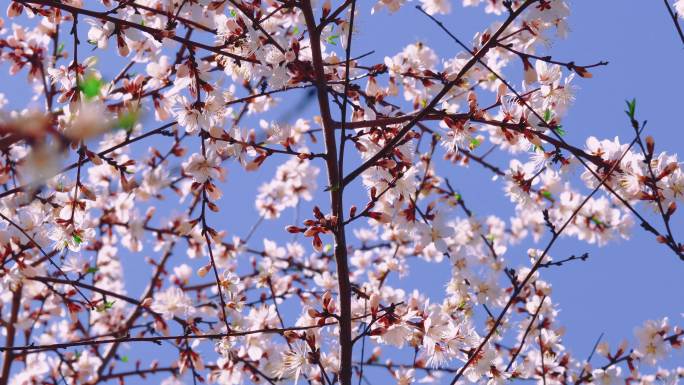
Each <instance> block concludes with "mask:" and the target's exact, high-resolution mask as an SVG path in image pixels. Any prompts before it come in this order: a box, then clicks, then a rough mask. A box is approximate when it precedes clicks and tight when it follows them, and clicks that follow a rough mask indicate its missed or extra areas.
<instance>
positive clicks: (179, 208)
mask: <svg viewBox="0 0 684 385" xmlns="http://www.w3.org/2000/svg"><path fill="white" fill-rule="evenodd" d="M115 3H118V4H115ZM409 3H410V1H406V0H379V1H374V2H372V3H369V4H366V3H364V2H361V1H354V0H348V1H332V0H325V1H318V2H316V1H310V0H301V1H277V0H265V1H245V0H231V1H227V2H226V1H217V0H213V1H185V0H171V1H162V0H138V1H119V2H111V1H109V0H102V1H101V2H93V3H91V2H85V1H82V0H71V1H56V0H11V1H10V2H9V4H8V8H7V19H6V20H5V19H0V63H1V64H2V65H4V66H7V67H8V68H9V73H10V75H12V76H25V77H26V81H27V82H28V84H29V85H30V92H32V95H33V100H32V101H31V102H30V103H29V104H28V105H29V107H26V108H22V107H16V106H14V105H10V101H8V100H7V95H4V94H0V109H2V111H1V112H0V150H1V151H0V185H1V189H0V223H2V225H0V305H1V306H0V311H1V314H2V317H1V318H2V321H1V322H0V328H1V329H2V337H1V338H0V345H1V348H0V355H2V367H0V385H6V384H13V385H25V384H38V383H50V384H56V383H61V382H64V383H67V384H97V383H104V382H108V381H119V382H120V383H126V382H127V381H128V382H129V383H130V382H135V381H140V378H142V379H145V380H146V381H149V379H148V378H154V380H155V381H161V382H162V383H163V384H165V385H175V384H181V383H189V382H191V381H192V382H197V381H200V382H209V383H216V384H242V383H271V384H274V383H279V382H287V381H291V382H294V383H299V382H305V381H306V382H309V383H310V384H323V385H326V384H327V385H332V384H335V383H337V382H339V383H340V384H342V385H350V384H351V383H352V378H353V377H354V376H358V377H359V381H361V380H364V379H365V380H366V381H368V380H369V379H371V380H373V379H376V378H378V379H380V381H382V383H390V382H396V383H398V384H402V385H408V384H411V383H422V382H434V383H452V384H455V383H463V382H470V383H482V384H485V383H486V384H488V385H500V384H504V383H507V382H510V381H523V380H529V381H535V382H537V383H538V384H543V385H568V384H574V385H580V384H587V385H592V384H597V385H612V384H620V383H632V384H634V383H637V384H642V385H651V384H667V385H674V384H676V383H677V382H678V381H679V379H680V378H682V377H684V368H682V367H678V368H673V369H663V368H661V367H660V366H661V364H663V365H664V363H666V362H667V359H668V357H669V355H670V353H672V351H674V350H676V349H681V347H682V346H683V344H684V330H683V329H682V328H681V327H679V326H674V325H670V321H669V320H668V319H667V318H664V319H661V320H649V321H646V322H645V323H644V324H643V326H642V327H639V328H637V329H636V332H635V338H634V343H633V344H631V345H630V344H629V343H627V342H625V343H623V344H620V345H619V346H617V347H611V346H609V345H608V344H607V343H601V344H598V345H597V347H596V350H595V352H596V354H597V355H598V356H600V357H601V361H599V360H598V357H597V359H596V360H594V361H593V362H590V360H588V359H585V358H584V357H575V356H574V355H572V354H571V352H570V349H568V348H567V347H566V345H565V343H566V341H565V340H564V335H565V326H564V325H561V324H560V321H559V319H558V314H559V308H560V305H559V304H558V303H556V302H554V300H553V294H554V293H553V286H552V283H551V282H550V281H549V280H548V279H546V278H545V277H543V275H544V274H542V273H543V272H544V271H545V270H544V269H550V268H554V269H555V268H559V267H560V266H561V265H563V264H564V263H571V262H572V261H574V260H577V259H581V260H584V259H587V258H588V256H587V255H583V256H581V257H574V256H573V257H571V258H567V259H561V260H554V259H552V258H551V257H550V255H549V250H550V249H551V247H552V246H553V245H554V243H555V242H556V240H557V239H559V238H560V237H572V238H576V239H577V240H579V241H582V242H584V243H589V244H597V245H599V246H604V245H608V244H610V243H611V242H612V241H614V240H615V239H619V238H623V239H627V238H628V237H629V235H630V232H631V231H632V230H633V227H636V226H634V224H635V223H639V224H640V225H641V227H642V228H643V229H645V230H646V231H647V232H649V234H651V235H653V236H654V238H655V240H656V241H657V243H659V244H661V245H657V244H654V247H663V248H667V250H668V251H670V252H672V253H673V254H674V255H675V257H674V258H680V259H682V260H684V247H683V246H682V244H681V243H678V242H677V239H676V235H677V234H676V231H673V227H674V226H672V218H673V216H674V215H675V213H676V211H677V205H678V204H681V202H682V200H684V174H683V171H682V169H681V167H680V164H679V162H678V160H677V155H675V154H668V153H666V152H658V151H656V144H655V140H654V139H653V138H651V137H650V136H649V137H645V136H642V131H643V124H642V123H640V122H639V121H638V120H637V118H636V104H635V102H630V103H628V106H627V115H628V116H629V121H628V123H629V124H630V125H631V127H632V128H633V129H634V140H631V141H629V142H626V143H623V142H621V141H620V139H618V138H615V139H613V140H610V139H601V138H596V137H593V136H592V137H589V138H588V139H587V140H586V144H585V145H584V146H583V147H576V146H574V145H573V144H571V143H570V142H569V141H568V140H567V139H566V138H565V136H564V132H565V131H564V129H563V127H562V121H563V119H564V117H565V116H566V114H567V113H568V112H569V111H570V106H571V105H572V103H573V101H574V99H575V96H574V95H575V91H576V86H575V83H577V82H578V81H579V80H580V78H591V77H592V76H593V74H592V72H591V71H594V70H593V68H595V67H600V66H603V65H605V64H606V63H604V62H599V63H596V64H591V65H578V64H576V63H575V62H573V61H569V62H561V61H557V60H554V59H553V58H552V57H551V56H541V55H539V54H538V51H541V49H542V48H543V47H547V46H549V45H550V43H551V42H552V41H553V39H555V38H564V37H565V36H567V34H568V31H569V29H568V24H567V18H568V16H569V12H570V11H569V7H568V4H567V2H566V1H563V0H511V1H504V0H487V1H482V0H464V1H463V5H464V6H479V5H481V3H484V11H485V12H486V13H488V14H492V17H496V18H497V21H496V22H495V23H493V24H492V25H491V26H490V27H488V28H487V29H486V30H484V31H481V32H478V33H476V34H475V36H474V37H473V39H472V40H471V41H469V42H468V45H467V46H464V48H465V49H464V50H463V51H461V52H459V53H458V54H456V55H455V56H452V57H447V58H440V57H439V56H438V55H437V54H436V51H435V50H433V49H432V48H430V47H429V45H428V44H427V43H425V42H416V43H413V44H408V45H407V46H406V47H405V48H404V49H403V50H402V51H401V52H399V53H397V54H395V55H389V54H388V56H385V57H383V58H382V59H381V60H379V62H372V60H373V56H371V57H367V56H365V55H362V56H359V57H357V58H354V57H353V55H351V52H352V49H353V47H354V44H353V38H354V37H355V31H356V30H357V28H358V25H355V24H354V19H355V18H356V17H362V16H364V15H368V14H379V13H383V12H388V13H390V14H392V13H394V12H400V11H401V10H402V7H406V6H407V5H408V4H409ZM414 3H415V4H417V5H419V7H420V9H421V11H422V12H423V13H425V14H426V15H427V17H426V19H425V20H426V22H429V21H430V20H431V18H434V17H436V15H437V16H438V15H442V14H449V13H453V12H455V7H454V4H452V2H451V1H449V0H420V1H417V2H414ZM674 9H675V10H676V11H677V12H678V13H679V14H684V1H682V0H679V1H677V2H676V3H675V4H674ZM433 20H436V19H433ZM9 23H11V25H6V24H9ZM439 25H440V26H442V24H439ZM445 28H446V27H445ZM458 43H459V44H461V43H460V41H458ZM109 49H111V50H112V51H113V52H111V53H110V52H109V51H108V50H109ZM86 52H87V53H88V55H92V56H87V57H86V56H85V53H86ZM382 54H383V55H384V54H385V53H382ZM98 57H99V59H98ZM366 61H368V62H369V63H366ZM376 61H377V60H376ZM119 64H120V68H116V71H115V70H112V68H115V67H116V66H117V65H119ZM516 64H522V67H517V66H516ZM516 68H518V69H516ZM590 70H591V71H590ZM112 73H113V74H115V75H114V76H113V77H111V76H110V75H109V74H112ZM505 76H517V77H519V78H520V79H522V82H521V86H520V89H517V88H516V87H514V86H512V85H511V84H512V83H511V82H509V81H507V80H506V77H505ZM3 91H4V90H3ZM309 91H310V92H309ZM285 95H286V96H285ZM300 98H301V100H302V101H303V102H302V103H308V102H309V101H311V100H314V99H315V100H316V101H317V105H318V109H319V115H317V116H310V117H304V114H305V113H306V111H308V110H307V108H304V107H305V106H306V105H305V104H297V102H296V101H293V100H299V99H300ZM487 100H493V102H490V104H485V102H484V101H487ZM36 106H41V107H36ZM282 107H284V108H285V109H286V110H287V111H286V113H285V115H284V116H285V117H284V118H282V119H281V118H278V119H275V117H277V116H279V115H278V114H279V112H280V111H281V110H282ZM336 107H339V110H340V116H341V118H340V119H339V121H337V120H335V119H334V118H333V113H332V112H331V110H333V109H334V108H336ZM13 108H14V109H13ZM290 115H291V116H295V119H289V117H290ZM300 115H301V116H300ZM291 120H294V122H291ZM151 125H157V127H156V128H150V126H151ZM485 143H489V144H490V145H491V149H489V150H487V151H486V152H485V151H483V147H484V144H485ZM493 152H496V154H497V156H499V157H500V158H499V159H505V162H506V164H507V165H508V166H507V167H503V168H502V167H499V166H497V165H496V164H495V163H494V161H491V159H492V157H493V156H492V157H488V156H489V155H490V154H491V153H493ZM345 159H346V160H347V162H346V163H345ZM480 166H482V171H483V172H485V173H489V172H491V173H493V174H494V179H495V180H497V181H499V182H500V183H499V186H500V188H501V191H502V195H503V196H505V197H506V198H507V199H504V200H507V201H509V202H510V203H512V206H513V207H512V216H511V217H510V218H508V219H506V218H503V217H501V216H497V215H494V214H488V215H484V216H481V215H479V214H476V213H475V211H473V210H471V206H470V203H471V202H473V204H475V205H476V204H477V203H478V199H477V195H476V194H473V195H472V196H470V195H469V190H468V187H469V186H468V185H467V183H460V182H461V181H456V180H454V179H453V178H452V180H450V179H449V178H447V177H446V176H447V175H451V173H444V172H443V171H442V170H444V169H445V168H452V169H454V168H466V167H471V168H476V167H480ZM229 170H230V175H229ZM269 170H272V171H269ZM248 172H251V173H252V174H250V175H257V177H259V178H260V179H259V182H258V184H259V186H255V187H254V188H255V190H256V191H253V193H254V194H253V198H250V199H249V200H248V201H246V202H245V201H238V200H237V199H236V198H235V197H237V196H238V195H239V194H238V192H242V191H244V189H246V188H251V187H249V186H247V184H246V183H245V184H244V185H243V183H242V182H241V178H243V177H244V175H239V174H241V173H248ZM319 174H325V175H326V177H327V180H326V181H325V182H323V181H322V180H321V177H322V175H319ZM263 175H266V177H262V176H263ZM244 178H246V177H244ZM457 182H459V183H460V184H457ZM357 184H359V185H362V186H363V188H356V190H355V187H357V186H356V185H357ZM345 192H347V194H346V195H345V194H343V193H345ZM461 192H463V195H462V194H461ZM328 201H329V204H328ZM351 201H353V202H355V203H356V204H350V205H349V206H345V204H346V203H350V202H351ZM245 207H246V208H247V209H244V208H245ZM322 207H327V209H324V208H322ZM245 210H250V211H251V210H253V212H254V213H255V217H257V218H258V220H254V221H251V222H250V221H249V220H246V218H243V217H242V215H243V214H242V213H244V212H245ZM290 212H293V213H294V219H290V218H291V216H290V215H284V213H290ZM309 212H311V214H309ZM642 212H646V213H643V214H642ZM254 222H256V224H253V223H254ZM249 226H252V227H249ZM236 228H237V231H236V230H235V229H236ZM283 228H284V229H283ZM274 229H276V230H274ZM243 230H244V233H245V234H244V235H240V234H238V232H242V231H243ZM675 230H676V229H675ZM230 231H233V232H234V233H231V232H230ZM352 235H353V237H352ZM286 237H288V238H287V239H288V240H286ZM289 237H291V238H289ZM258 238H261V239H260V240H259V239H258ZM542 242H546V244H545V246H544V244H542ZM520 244H533V245H534V247H531V248H529V250H528V252H527V254H528V257H529V259H525V260H524V262H521V261H519V260H516V259H515V258H514V256H513V254H514V250H515V249H514V247H516V246H517V245H520ZM417 260H418V262H416V261H417ZM416 263H426V264H430V266H431V268H434V269H444V266H447V267H448V269H449V272H450V274H449V277H448V279H447V280H446V281H445V282H430V284H433V283H434V285H430V286H434V287H440V286H441V287H443V290H440V293H441V295H439V296H429V295H427V294H426V293H427V292H428V291H427V290H426V291H424V292H423V291H418V290H409V289H407V288H406V287H408V285H407V286H402V285H403V284H405V283H406V282H407V281H406V280H407V279H410V277H411V270H412V268H413V267H414V266H415V264H416ZM146 273H149V279H147V280H144V281H143V280H142V279H141V277H142V276H143V275H144V274H146ZM673 324H675V325H676V324H677V322H673ZM137 344H145V349H147V348H149V346H148V345H152V346H154V348H153V349H155V350H154V352H155V353H154V354H153V357H154V360H150V359H149V355H148V354H146V350H144V349H141V350H140V351H138V350H136V349H135V348H133V349H130V348H131V347H136V346H139V345H137ZM359 347H360V348H359ZM127 348H128V349H129V350H128V352H126V349H127ZM128 355H131V357H130V358H129V356H128ZM132 359H134V360H135V362H130V361H131V360H132ZM354 381H356V378H354Z"/></svg>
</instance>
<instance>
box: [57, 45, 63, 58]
mask: <svg viewBox="0 0 684 385" xmlns="http://www.w3.org/2000/svg"><path fill="white" fill-rule="evenodd" d="M62 52H64V43H60V44H59V45H58V46H57V56H59V55H61V54H62Z"/></svg>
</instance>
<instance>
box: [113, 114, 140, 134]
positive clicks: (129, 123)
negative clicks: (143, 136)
mask: <svg viewBox="0 0 684 385" xmlns="http://www.w3.org/2000/svg"><path fill="white" fill-rule="evenodd" d="M139 117H140V113H139V112H138V110H130V111H126V112H124V113H122V114H121V115H119V120H118V122H117V125H118V126H119V127H120V128H122V129H124V130H126V131H131V130H133V127H135V123H137V121H138V118H139Z"/></svg>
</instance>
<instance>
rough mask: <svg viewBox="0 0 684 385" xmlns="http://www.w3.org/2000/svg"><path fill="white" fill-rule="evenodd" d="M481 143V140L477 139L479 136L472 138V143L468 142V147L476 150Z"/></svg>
mask: <svg viewBox="0 0 684 385" xmlns="http://www.w3.org/2000/svg"><path fill="white" fill-rule="evenodd" d="M480 144H481V143H480V141H479V140H477V138H472V139H470V143H469V144H468V147H469V148H470V149H471V150H474V149H476V148H478V147H480Z"/></svg>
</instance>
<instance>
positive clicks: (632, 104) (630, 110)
mask: <svg viewBox="0 0 684 385" xmlns="http://www.w3.org/2000/svg"><path fill="white" fill-rule="evenodd" d="M625 103H627V111H625V112H626V113H627V116H629V117H630V118H632V119H634V113H635V112H636V99H632V100H625Z"/></svg>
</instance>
